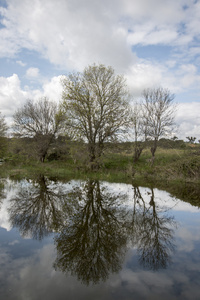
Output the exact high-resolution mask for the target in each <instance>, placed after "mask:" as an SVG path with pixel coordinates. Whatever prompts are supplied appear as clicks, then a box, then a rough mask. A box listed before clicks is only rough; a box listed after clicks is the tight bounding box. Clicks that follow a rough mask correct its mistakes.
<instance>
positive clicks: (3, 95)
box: [0, 74, 29, 120]
mask: <svg viewBox="0 0 200 300" xmlns="http://www.w3.org/2000/svg"><path fill="white" fill-rule="evenodd" d="M28 97H29V93H28V92H26V91H24V90H22V88H21V83H20V80H19V77H18V76H17V75H16V74H13V75H12V76H10V77H0V111H1V112H2V114H3V115H5V116H6V117H7V118H8V119H9V120H10V118H11V117H12V114H13V112H14V111H15V110H16V109H17V108H18V107H19V106H20V105H22V103H23V102H24V101H25V99H26V98H28Z"/></svg>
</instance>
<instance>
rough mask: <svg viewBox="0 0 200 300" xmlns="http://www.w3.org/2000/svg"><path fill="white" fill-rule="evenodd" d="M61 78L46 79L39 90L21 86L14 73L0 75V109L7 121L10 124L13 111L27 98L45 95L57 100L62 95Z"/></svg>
mask: <svg viewBox="0 0 200 300" xmlns="http://www.w3.org/2000/svg"><path fill="white" fill-rule="evenodd" d="M32 75H34V72H33V74H32ZM61 78H62V76H58V77H53V78H52V79H51V80H49V81H47V80H46V81H45V82H44V83H43V85H42V88H41V89H40V90H37V89H35V90H31V89H30V88H29V87H25V88H24V89H23V88H22V87H21V82H20V79H19V77H18V76H17V75H16V74H13V75H12V76H10V77H0V111H1V113H2V114H3V115H5V116H6V121H7V123H8V124H9V125H11V123H12V116H13V114H14V112H15V111H16V110H17V109H18V108H20V107H21V106H22V105H23V104H24V103H25V101H26V100H27V99H38V98H41V97H44V96H45V97H48V98H49V99H51V100H54V101H56V102H59V101H60V99H61V96H62V85H61Z"/></svg>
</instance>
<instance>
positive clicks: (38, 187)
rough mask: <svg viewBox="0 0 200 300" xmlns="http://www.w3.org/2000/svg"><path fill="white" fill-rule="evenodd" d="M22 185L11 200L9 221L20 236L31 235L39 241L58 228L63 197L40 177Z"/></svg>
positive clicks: (48, 182)
mask: <svg viewBox="0 0 200 300" xmlns="http://www.w3.org/2000/svg"><path fill="white" fill-rule="evenodd" d="M23 183H24V184H23V186H21V187H20V189H19V191H18V193H17V194H16V196H15V197H14V198H12V199H11V207H10V209H9V213H10V221H11V223H12V226H15V227H18V228H19V230H20V232H21V234H22V236H27V235H32V236H33V238H36V239H40V240H41V239H42V238H43V237H44V236H47V235H49V234H50V233H51V232H52V231H54V230H58V228H59V227H60V225H61V223H62V212H61V206H62V201H63V197H64V195H63V194H62V191H61V190H59V189H56V185H55V183H54V185H53V186H51V185H50V183H52V182H50V181H49V180H48V179H47V178H45V177H44V176H42V175H40V176H39V177H38V178H37V180H35V181H33V182H28V181H26V182H23Z"/></svg>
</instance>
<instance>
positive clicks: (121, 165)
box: [0, 147, 200, 184]
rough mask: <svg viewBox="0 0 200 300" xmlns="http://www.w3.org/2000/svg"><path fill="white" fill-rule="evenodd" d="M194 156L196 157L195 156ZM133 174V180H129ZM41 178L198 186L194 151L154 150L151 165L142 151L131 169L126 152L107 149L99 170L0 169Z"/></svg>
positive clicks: (59, 164)
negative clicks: (42, 175) (181, 183)
mask: <svg viewBox="0 0 200 300" xmlns="http://www.w3.org/2000/svg"><path fill="white" fill-rule="evenodd" d="M197 154H198V155H197ZM133 173H134V176H133ZM37 174H44V175H46V176H50V177H56V178H58V179H59V178H74V179H76V178H82V179H84V178H88V177H90V178H95V179H100V180H106V181H117V182H133V181H134V182H137V181H138V182H139V181H140V182H141V181H145V182H146V183H147V182H158V184H159V182H163V181H165V182H171V181H173V182H195V183H197V182H198V183H199V182H200V155H199V153H198V152H197V151H196V149H190V148H189V149H163V148H158V149H157V151H156V158H155V161H154V164H153V166H152V164H151V153H150V151H149V149H145V150H144V151H143V153H142V155H141V157H140V159H139V161H138V162H137V163H136V164H134V165H133V163H132V153H131V151H130V149H128V151H126V149H121V151H119V149H117V151H115V148H114V147H113V149H109V151H107V152H106V153H105V155H104V156H103V157H102V167H101V168H100V169H98V171H97V170H96V171H90V170H88V169H87V168H85V167H83V165H79V166H78V165H77V164H75V163H74V162H73V160H72V159H70V158H68V159H66V160H65V161H59V160H57V161H51V162H45V163H39V162H37V161H33V160H31V161H30V160H25V159H22V158H21V159H20V158H19V157H18V158H16V157H15V158H14V159H12V160H8V161H7V162H6V163H3V164H2V165H1V166H0V176H1V177H8V176H9V177H17V178H24V177H29V178H31V177H34V176H36V175H37Z"/></svg>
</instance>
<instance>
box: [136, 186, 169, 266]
mask: <svg viewBox="0 0 200 300" xmlns="http://www.w3.org/2000/svg"><path fill="white" fill-rule="evenodd" d="M149 195H150V202H149V205H148V206H147V205H145V201H144V199H143V198H142V196H141V193H140V190H139V187H134V209H133V216H132V224H131V225H132V230H133V231H134V234H133V237H134V243H137V249H138V253H139V261H140V263H141V264H142V265H143V266H144V267H148V268H150V269H153V270H157V269H159V268H166V267H167V265H168V264H169V263H170V261H171V254H172V253H173V251H174V244H173V229H172V227H173V226H174V225H175V222H174V219H173V217H170V216H167V215H166V214H164V213H163V212H162V211H159V212H158V211H157V207H156V203H155V199H154V191H153V189H151V193H149ZM141 204H143V207H142V205H141Z"/></svg>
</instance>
